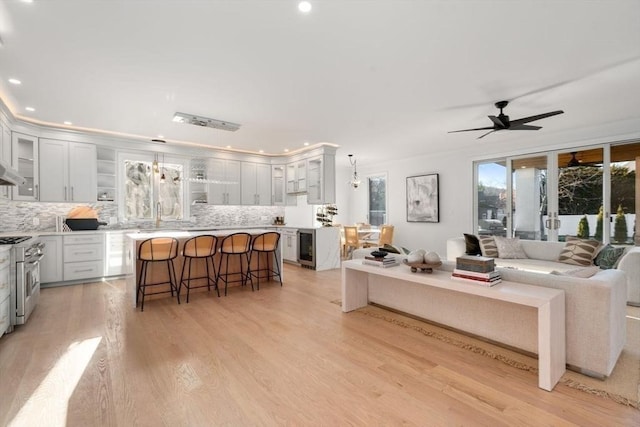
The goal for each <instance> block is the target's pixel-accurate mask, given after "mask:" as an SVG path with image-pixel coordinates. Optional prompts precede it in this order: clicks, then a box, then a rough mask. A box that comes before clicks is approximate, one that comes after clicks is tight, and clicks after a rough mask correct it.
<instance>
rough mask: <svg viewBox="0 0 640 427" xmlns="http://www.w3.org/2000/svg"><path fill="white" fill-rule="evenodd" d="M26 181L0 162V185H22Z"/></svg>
mask: <svg viewBox="0 0 640 427" xmlns="http://www.w3.org/2000/svg"><path fill="white" fill-rule="evenodd" d="M26 182H27V180H26V179H24V178H23V177H21V176H20V175H18V172H17V171H15V170H13V169H11V167H9V165H7V164H6V163H5V162H3V161H2V160H0V185H24V184H25V183H26Z"/></svg>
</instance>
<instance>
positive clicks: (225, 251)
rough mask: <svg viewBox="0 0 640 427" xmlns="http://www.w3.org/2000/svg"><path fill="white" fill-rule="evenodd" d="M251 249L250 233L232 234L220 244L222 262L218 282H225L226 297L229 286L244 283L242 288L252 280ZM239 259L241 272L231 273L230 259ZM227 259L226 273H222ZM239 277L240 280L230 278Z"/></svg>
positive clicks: (219, 265) (219, 264) (219, 263)
mask: <svg viewBox="0 0 640 427" xmlns="http://www.w3.org/2000/svg"><path fill="white" fill-rule="evenodd" d="M250 249H251V234H249V233H234V234H230V235H228V236H227V237H225V238H224V239H222V242H221V243H220V261H219V262H218V277H217V279H216V282H218V283H219V282H220V281H221V280H222V281H223V282H224V295H225V296H227V284H229V283H235V282H242V286H244V285H246V284H247V279H249V280H251V277H250V276H249V251H250ZM234 256H235V257H237V258H238V261H239V262H240V271H231V272H230V271H229V257H234ZM225 258H226V267H225V270H224V273H223V272H222V262H223V259H225ZM243 258H244V261H246V264H247V268H246V270H245V269H244V267H243ZM236 275H239V276H240V278H239V279H236V280H231V279H230V278H229V276H231V277H233V276H236ZM251 290H253V280H251Z"/></svg>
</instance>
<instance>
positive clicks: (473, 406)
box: [0, 266, 640, 426]
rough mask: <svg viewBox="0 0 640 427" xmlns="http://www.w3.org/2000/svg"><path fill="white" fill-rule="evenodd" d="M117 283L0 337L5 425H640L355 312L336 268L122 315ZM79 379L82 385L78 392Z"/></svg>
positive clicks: (124, 307) (72, 296) (85, 289)
mask: <svg viewBox="0 0 640 427" xmlns="http://www.w3.org/2000/svg"><path fill="white" fill-rule="evenodd" d="M124 286H125V284H124V281H123V280H116V281H107V282H101V283H94V284H87V285H77V286H67V287H61V288H52V289H44V290H43V291H42V298H41V303H40V305H39V306H38V308H37V309H36V311H35V312H34V314H33V316H32V318H31V319H30V321H29V323H28V324H27V325H24V326H22V327H19V328H17V329H16V331H15V332H14V333H13V334H10V335H7V336H5V337H3V338H2V339H0V384H1V390H2V391H1V394H0V425H2V426H5V425H26V426H40V425H42V426H55V425H68V426H103V425H105V426H107V425H109V426H110V425H113V426H132V425H145V426H159V425H166V426H211V425H229V426H256V425H295V426H298V425H325V426H334V425H335V426H337V425H367V426H369V425H419V426H430V425H447V426H449V425H490V426H499V425H505V426H513V425H554V426H555V425H580V426H587V425H597V426H605V425H606V426H612V425H629V426H631V425H635V426H637V425H640V411H638V410H635V409H633V408H628V407H625V406H622V405H619V404H617V403H614V402H613V401H610V400H607V399H604V398H600V397H597V396H591V395H589V394H587V393H583V392H580V391H577V390H574V389H571V388H568V387H566V386H564V385H562V384H558V385H557V386H556V388H555V389H554V391H553V392H546V391H543V390H541V389H539V388H538V387H537V376H536V374H534V373H529V372H524V371H520V370H517V369H514V368H511V367H508V366H506V365H504V364H502V363H501V362H498V361H496V360H493V359H489V358H484V357H479V356H477V355H474V354H473V353H471V352H469V351H467V350H463V349H460V348H458V347H455V346H451V345H449V344H446V343H443V342H440V341H437V340H434V339H429V338H427V337H424V336H423V335H421V334H419V333H417V332H415V331H412V330H409V329H404V328H399V327H397V326H394V325H392V324H390V323H388V322H385V321H383V320H378V319H374V318H371V317H369V316H365V315H362V314H359V313H357V312H354V313H349V314H343V313H342V312H341V310H340V307H339V306H338V305H336V304H333V303H331V302H330V301H332V300H335V299H337V298H339V297H340V271H339V270H331V271H325V272H315V271H311V270H307V269H302V268H296V267H291V266H286V267H285V283H284V286H283V287H280V286H279V285H277V284H275V283H266V284H265V283H263V284H262V285H261V287H260V291H257V292H253V293H252V292H251V289H250V287H249V288H245V289H241V288H232V289H230V290H229V295H228V296H227V297H226V298H225V297H221V298H217V297H215V296H214V293H213V292H212V293H211V294H206V293H197V294H196V293H192V295H191V302H190V303H189V304H185V303H184V302H183V303H182V304H181V305H178V304H177V303H176V301H175V300H172V299H170V298H168V297H166V296H165V297H164V298H163V299H158V300H154V301H151V300H149V301H148V302H147V303H145V311H144V313H141V312H140V311H138V310H134V309H133V308H132V307H130V305H129V301H130V300H129V299H128V298H127V295H126V294H125V289H124ZM76 382H77V383H76Z"/></svg>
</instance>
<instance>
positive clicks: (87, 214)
mask: <svg viewBox="0 0 640 427" xmlns="http://www.w3.org/2000/svg"><path fill="white" fill-rule="evenodd" d="M67 218H98V211H96V210H95V209H93V208H92V207H90V206H77V207H75V208H73V209H71V210H70V211H69V213H68V214H67Z"/></svg>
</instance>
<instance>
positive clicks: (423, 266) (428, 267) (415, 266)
mask: <svg viewBox="0 0 640 427" xmlns="http://www.w3.org/2000/svg"><path fill="white" fill-rule="evenodd" d="M402 262H403V263H404V264H405V265H408V266H409V267H411V272H412V273H416V272H417V271H418V270H420V271H422V272H424V273H433V269H434V268H438V267H440V266H441V265H442V261H438V262H424V261H421V262H409V261H407V260H406V259H405V260H402Z"/></svg>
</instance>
